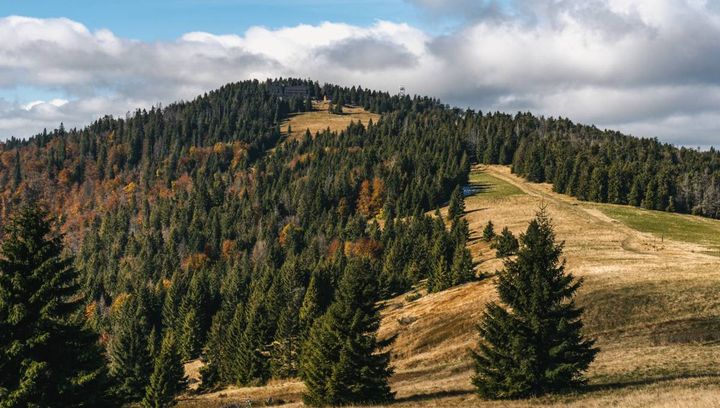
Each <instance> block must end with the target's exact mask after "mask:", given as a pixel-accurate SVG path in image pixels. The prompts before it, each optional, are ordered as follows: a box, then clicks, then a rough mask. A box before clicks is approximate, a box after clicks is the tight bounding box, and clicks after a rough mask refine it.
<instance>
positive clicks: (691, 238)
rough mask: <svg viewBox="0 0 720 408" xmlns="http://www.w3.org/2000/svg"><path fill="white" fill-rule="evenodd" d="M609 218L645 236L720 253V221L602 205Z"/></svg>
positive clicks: (599, 207)
mask: <svg viewBox="0 0 720 408" xmlns="http://www.w3.org/2000/svg"><path fill="white" fill-rule="evenodd" d="M597 207H598V209H600V211H602V212H603V213H605V214H606V215H607V216H608V217H611V218H613V219H615V220H618V221H620V222H622V223H623V224H625V225H627V226H629V227H631V228H634V229H636V230H638V231H641V232H649V233H651V234H654V235H655V236H657V237H658V238H660V239H661V240H662V239H664V238H669V239H674V240H677V241H683V242H692V243H696V244H701V245H707V246H709V247H711V248H714V249H715V250H716V251H718V252H720V220H713V219H709V218H701V217H694V216H691V215H684V214H673V213H668V212H662V211H650V210H644V209H641V208H635V207H628V206H624V205H612V204H600V205H597Z"/></svg>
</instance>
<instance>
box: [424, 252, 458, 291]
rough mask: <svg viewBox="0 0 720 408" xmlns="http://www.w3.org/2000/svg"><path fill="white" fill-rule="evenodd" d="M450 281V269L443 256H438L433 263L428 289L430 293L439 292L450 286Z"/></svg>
mask: <svg viewBox="0 0 720 408" xmlns="http://www.w3.org/2000/svg"><path fill="white" fill-rule="evenodd" d="M452 281H453V279H452V275H451V272H450V269H449V268H448V263H447V260H446V259H445V255H440V257H439V258H437V260H436V261H435V266H434V268H433V271H432V276H431V278H430V285H429V288H428V289H429V291H430V292H439V291H441V290H445V289H447V288H449V287H450V286H452Z"/></svg>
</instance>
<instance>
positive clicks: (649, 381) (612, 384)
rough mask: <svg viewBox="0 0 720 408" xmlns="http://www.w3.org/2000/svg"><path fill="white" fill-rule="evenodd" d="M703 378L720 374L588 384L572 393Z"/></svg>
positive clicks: (683, 375) (682, 375) (666, 376)
mask: <svg viewBox="0 0 720 408" xmlns="http://www.w3.org/2000/svg"><path fill="white" fill-rule="evenodd" d="M702 378H707V379H715V378H720V373H717V372H708V373H700V374H677V375H665V376H658V377H650V378H638V379H636V380H627V381H613V382H606V383H599V384H588V385H586V386H584V387H582V388H580V389H577V390H574V391H572V392H571V393H573V394H578V395H581V394H588V393H591V392H598V391H612V390H621V389H623V388H633V387H640V386H643V385H651V384H662V383H664V382H670V381H677V380H693V379H702Z"/></svg>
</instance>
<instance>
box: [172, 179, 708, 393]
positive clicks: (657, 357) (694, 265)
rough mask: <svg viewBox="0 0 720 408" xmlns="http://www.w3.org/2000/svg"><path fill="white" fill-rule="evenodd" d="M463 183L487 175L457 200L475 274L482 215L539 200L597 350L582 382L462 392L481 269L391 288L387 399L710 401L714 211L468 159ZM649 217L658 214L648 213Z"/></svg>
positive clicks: (284, 388) (515, 224) (526, 211)
mask: <svg viewBox="0 0 720 408" xmlns="http://www.w3.org/2000/svg"><path fill="white" fill-rule="evenodd" d="M471 182H472V183H482V184H486V185H487V186H486V187H485V188H484V189H481V190H480V191H479V192H478V193H477V194H474V195H472V196H470V197H468V198H467V199H466V218H467V220H468V222H469V224H470V230H471V234H472V235H471V249H472V252H473V256H474V258H475V262H476V265H477V271H478V273H482V274H484V275H485V276H492V274H493V273H494V271H496V270H497V269H499V268H501V267H502V262H501V261H499V260H497V259H495V258H494V251H492V250H490V249H489V248H488V246H487V244H486V243H485V242H483V241H482V240H481V239H479V236H480V234H481V231H482V228H483V227H484V225H485V224H486V223H487V221H488V220H492V221H493V223H494V224H495V226H496V229H501V228H503V227H505V226H507V227H509V228H510V230H511V231H513V232H514V233H520V232H522V231H523V230H524V229H525V227H526V226H527V223H528V221H529V220H530V219H531V218H532V217H533V215H534V213H535V212H536V211H537V209H538V208H539V207H540V206H541V205H542V206H546V207H547V211H548V212H549V214H550V215H551V217H552V218H553V220H554V224H555V228H556V233H557V237H558V239H559V240H562V241H565V252H564V254H565V257H566V258H567V266H566V267H567V270H568V271H570V272H572V273H573V274H575V275H576V276H578V277H582V278H583V279H584V280H585V283H584V285H583V287H582V288H581V290H580V293H579V295H578V299H577V302H578V304H579V305H580V306H582V307H584V308H585V319H584V322H585V329H586V330H585V333H586V334H587V335H589V336H592V337H595V338H596V339H597V344H598V346H599V347H600V348H601V352H600V353H599V355H598V358H597V360H596V361H595V362H594V363H593V364H592V365H591V367H590V370H589V372H588V373H587V374H588V380H589V386H588V388H587V389H586V390H584V392H582V393H577V394H570V395H560V396H549V397H545V398H540V399H533V400H526V401H512V402H508V401H502V402H490V401H482V400H479V399H478V398H477V397H476V396H475V395H474V394H473V392H472V387H471V385H470V382H469V381H470V377H471V376H472V373H473V370H472V365H471V360H470V359H469V357H468V354H467V351H468V349H469V348H470V347H473V346H474V344H475V342H476V339H477V336H476V333H475V324H476V323H477V321H478V319H479V318H480V316H481V314H482V311H483V307H484V305H485V303H486V302H488V301H491V300H493V299H495V289H494V286H493V283H492V278H487V279H483V280H480V281H477V282H472V283H469V284H465V285H461V286H458V287H455V288H451V289H449V290H446V291H443V292H439V293H434V294H429V295H428V294H425V295H424V296H421V297H420V298H419V299H417V300H411V299H412V298H408V297H407V296H406V295H402V296H398V297H396V298H394V299H391V300H389V301H387V302H385V304H384V307H383V312H382V314H383V320H382V325H381V328H380V333H379V334H380V337H382V338H388V337H391V336H397V337H396V340H395V343H394V344H393V345H392V355H393V365H394V367H395V370H396V371H395V375H394V376H393V377H392V379H391V385H392V387H393V389H394V390H395V391H396V392H397V398H398V401H397V402H396V403H395V404H393V406H402V407H416V406H418V407H419V406H423V407H424V406H427V407H430V406H487V407H500V406H503V407H504V406H508V407H542V406H566V407H604V406H623V407H645V406H654V407H714V406H718V405H719V404H720V383H718V381H717V377H718V376H720V298H718V296H717V293H718V292H720V258H718V257H715V256H711V255H710V254H709V253H710V252H713V251H714V250H715V248H714V247H713V246H711V245H714V241H712V240H707V238H706V237H705V234H710V233H714V232H712V231H714V228H715V225H716V224H715V223H716V222H714V221H712V222H706V221H707V220H704V219H701V218H697V217H692V216H682V215H672V214H663V213H661V214H650V215H648V214H645V213H646V212H645V211H642V210H636V209H634V208H629V207H620V206H607V207H606V206H603V205H598V204H593V203H584V202H581V201H578V200H576V199H574V198H571V197H568V196H563V195H560V194H557V193H554V192H552V188H551V186H550V185H548V184H533V183H528V182H526V181H524V180H522V179H520V178H519V177H517V176H515V175H512V174H511V173H510V171H509V168H507V167H504V166H479V167H476V168H474V169H473V173H472V175H471ZM616 208H617V210H615V211H613V209H616ZM608 209H610V210H608ZM666 215H667V216H669V217H670V218H666V217H665V216H666ZM645 216H649V217H653V218H652V220H646V219H643V217H645ZM654 217H659V220H660V223H659V224H658V223H657V222H655V221H654V219H655V218H654ZM681 221H682V222H681ZM663 223H664V224H663ZM678 223H680V224H678ZM675 225H681V227H679V228H678V227H675ZM704 225H707V226H706V227H703V226H704ZM694 226H700V227H697V230H696V229H695V227H694ZM670 227H672V228H674V229H676V230H678V231H679V232H671V233H663V232H660V233H661V234H663V235H664V238H663V239H661V238H660V237H659V236H658V235H655V234H657V233H658V231H665V230H664V229H663V228H670ZM706 228H707V229H706ZM713 239H714V237H713ZM421 293H422V291H421ZM301 392H302V384H301V383H300V382H298V381H288V382H284V383H283V382H279V383H277V382H276V383H272V384H270V385H268V386H267V387H259V388H233V389H229V390H227V391H223V393H224V397H223V398H221V399H220V398H219V397H218V395H219V394H218V393H216V394H211V395H207V396H199V397H196V398H195V399H192V400H187V401H183V402H182V403H181V406H186V407H190V406H209V407H212V406H218V407H219V406H224V405H227V404H229V403H230V402H234V401H244V400H246V399H248V398H250V399H252V400H254V401H258V402H259V401H262V400H263V399H267V398H269V397H273V398H274V399H275V401H277V400H278V399H282V400H283V401H284V402H287V403H288V404H286V406H293V405H295V406H297V405H300V403H299V401H300V393H301ZM219 400H222V401H223V402H222V403H219V402H218V401H219Z"/></svg>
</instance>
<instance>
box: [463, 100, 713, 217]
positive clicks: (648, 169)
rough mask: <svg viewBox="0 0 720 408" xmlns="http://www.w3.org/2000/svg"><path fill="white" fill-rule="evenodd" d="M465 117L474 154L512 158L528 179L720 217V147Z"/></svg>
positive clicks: (595, 196) (492, 159)
mask: <svg viewBox="0 0 720 408" xmlns="http://www.w3.org/2000/svg"><path fill="white" fill-rule="evenodd" d="M468 117H469V118H471V119H470V120H472V122H473V123H472V125H468V127H469V128H471V129H472V130H471V133H469V134H468V141H469V142H470V144H471V145H472V146H473V147H472V151H473V152H474V153H475V157H477V160H479V161H481V162H483V163H488V164H512V169H513V171H514V172H515V173H518V174H520V175H522V176H523V177H525V178H526V179H528V180H529V181H533V182H549V183H552V184H553V188H554V190H555V191H557V192H559V193H566V194H569V195H572V196H574V197H577V198H579V199H581V200H587V201H596V202H602V203H614V204H629V205H634V206H641V207H643V208H646V209H652V210H661V211H672V212H682V213H692V214H696V215H703V216H706V217H712V218H720V153H718V152H717V151H715V150H714V149H710V150H709V151H698V150H694V149H689V148H685V147H682V148H677V147H675V146H672V145H669V144H665V143H660V142H659V141H657V140H656V139H639V138H635V137H631V136H626V135H623V134H621V133H619V132H614V131H608V130H605V131H601V130H599V129H597V128H596V127H594V126H585V125H578V124H574V123H573V122H571V121H570V120H567V119H552V118H550V119H546V118H538V117H535V116H533V115H531V114H527V113H526V114H517V115H515V116H512V115H508V114H502V113H496V114H488V115H485V116H483V115H478V116H474V115H472V114H471V113H470V114H468Z"/></svg>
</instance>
